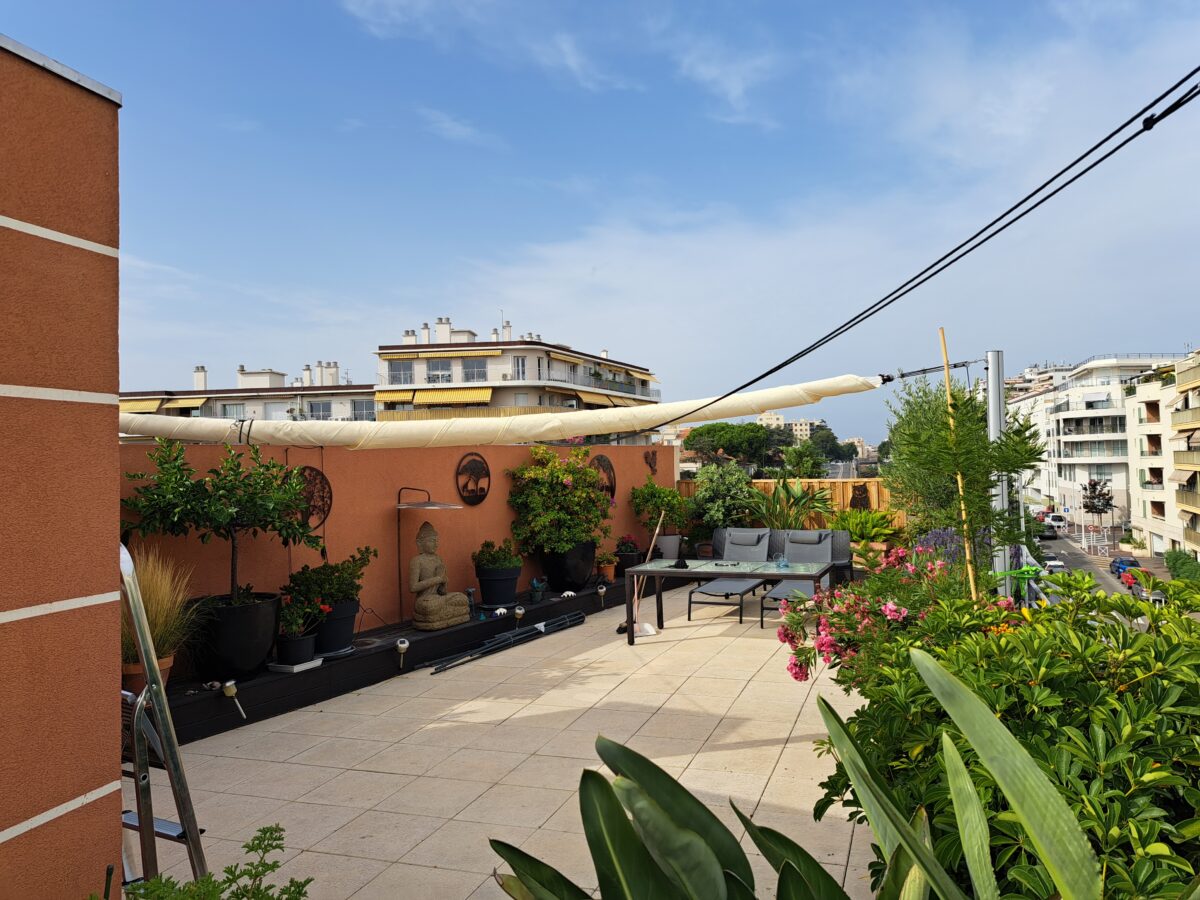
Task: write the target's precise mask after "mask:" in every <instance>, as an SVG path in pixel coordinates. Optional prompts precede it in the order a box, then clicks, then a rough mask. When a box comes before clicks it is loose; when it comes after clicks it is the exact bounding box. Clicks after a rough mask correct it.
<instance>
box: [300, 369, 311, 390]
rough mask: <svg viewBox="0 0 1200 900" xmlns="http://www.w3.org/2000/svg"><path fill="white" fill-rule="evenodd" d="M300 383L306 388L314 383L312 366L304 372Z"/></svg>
mask: <svg viewBox="0 0 1200 900" xmlns="http://www.w3.org/2000/svg"><path fill="white" fill-rule="evenodd" d="M300 381H301V383H302V384H303V385H304V387H308V386H310V385H311V384H312V383H313V374H312V366H309V365H306V366H305V367H304V372H303V373H302V374H301V376H300Z"/></svg>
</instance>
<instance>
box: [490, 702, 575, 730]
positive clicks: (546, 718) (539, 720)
mask: <svg viewBox="0 0 1200 900" xmlns="http://www.w3.org/2000/svg"><path fill="white" fill-rule="evenodd" d="M583 713H584V710H582V709H580V708H579V707H577V706H551V705H549V704H548V703H538V702H534V703H530V704H529V705H528V706H524V707H522V708H521V709H519V710H518V711H517V712H515V713H513V714H512V715H511V716H509V718H508V720H507V722H508V724H511V725H533V726H535V727H537V728H554V729H556V730H561V729H563V728H566V727H567V726H568V725H570V724H571V723H572V722H574V721H575V720H576V719H578V718H579V717H580V716H581V715H583Z"/></svg>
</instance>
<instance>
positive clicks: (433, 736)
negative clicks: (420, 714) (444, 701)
mask: <svg viewBox="0 0 1200 900" xmlns="http://www.w3.org/2000/svg"><path fill="white" fill-rule="evenodd" d="M493 727H494V726H492V725H476V724H475V723H473V722H452V721H450V720H449V719H439V720H438V721H436V722H430V723H429V724H428V725H426V726H424V727H423V728H419V729H418V730H416V731H414V732H413V733H412V734H410V735H409V736H408V737H406V738H404V741H403V743H405V744H422V745H425V746H429V747H443V748H445V749H447V750H458V749H459V748H461V747H465V746H467V745H468V744H470V743H473V742H476V741H481V740H485V739H486V738H487V735H488V734H489V733H490V732H491V730H492V728H493Z"/></svg>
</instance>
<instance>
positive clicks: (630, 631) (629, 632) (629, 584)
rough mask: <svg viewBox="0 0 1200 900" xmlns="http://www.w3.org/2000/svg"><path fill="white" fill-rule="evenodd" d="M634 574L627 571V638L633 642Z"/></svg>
mask: <svg viewBox="0 0 1200 900" xmlns="http://www.w3.org/2000/svg"><path fill="white" fill-rule="evenodd" d="M633 626H634V621H633V576H632V575H630V574H629V573H628V572H626V573H625V640H626V641H628V642H629V643H630V644H632V643H633Z"/></svg>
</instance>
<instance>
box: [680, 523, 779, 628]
mask: <svg viewBox="0 0 1200 900" xmlns="http://www.w3.org/2000/svg"><path fill="white" fill-rule="evenodd" d="M718 532H719V534H720V539H719V540H718V534H717V533H714V534H713V549H714V551H715V552H714V554H713V555H714V557H717V558H719V559H723V560H730V561H734V562H766V561H767V550H768V548H769V546H770V535H771V532H770V530H769V529H767V528H725V529H718ZM763 584H764V582H763V580H762V579H761V578H714V579H713V580H712V581H706V582H704V584H701V585H698V586H696V587H694V588H692V589H691V590H690V591H688V608H687V616H688V621H689V622H690V621H691V620H692V604H693V603H694V604H696V605H697V606H736V607H737V608H738V624H739V625H740V624H741V623H742V615H743V609H742V607H743V604H744V603H745V600H746V595H747V594H751V593H754V592H755V591H757V590H758V589H759V588H760V587H762V586H763ZM695 594H700V595H701V596H703V597H721V598H722V599H721V600H694V599H693V596H694V595H695ZM735 595H736V596H737V602H736V603H734V602H733V601H731V600H730V599H729V598H730V597H733V596H735Z"/></svg>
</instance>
